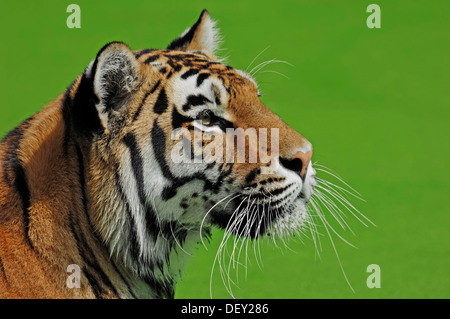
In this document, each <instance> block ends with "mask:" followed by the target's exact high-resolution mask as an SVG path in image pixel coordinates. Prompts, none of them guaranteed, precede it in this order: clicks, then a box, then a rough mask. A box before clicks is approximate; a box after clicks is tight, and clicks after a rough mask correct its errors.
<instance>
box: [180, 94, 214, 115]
mask: <svg viewBox="0 0 450 319" xmlns="http://www.w3.org/2000/svg"><path fill="white" fill-rule="evenodd" d="M207 102H208V103H211V101H210V100H209V99H208V98H207V97H206V96H204V95H203V94H198V95H189V96H188V97H187V101H186V103H185V104H184V105H183V111H188V110H189V109H191V108H192V107H193V106H198V105H204V104H205V103H207Z"/></svg>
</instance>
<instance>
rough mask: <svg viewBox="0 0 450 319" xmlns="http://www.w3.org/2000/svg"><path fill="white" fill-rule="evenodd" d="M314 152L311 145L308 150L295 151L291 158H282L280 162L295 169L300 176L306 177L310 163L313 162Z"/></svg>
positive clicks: (292, 169) (288, 167)
mask: <svg viewBox="0 0 450 319" xmlns="http://www.w3.org/2000/svg"><path fill="white" fill-rule="evenodd" d="M312 152H313V150H312V147H310V148H309V150H308V151H307V152H302V151H299V152H297V153H295V154H294V156H292V158H291V159H283V158H280V163H281V165H283V166H284V167H285V168H287V169H290V170H291V171H294V172H295V173H297V174H299V175H300V177H302V178H304V177H305V175H306V171H307V170H308V166H309V163H310V162H311V157H312Z"/></svg>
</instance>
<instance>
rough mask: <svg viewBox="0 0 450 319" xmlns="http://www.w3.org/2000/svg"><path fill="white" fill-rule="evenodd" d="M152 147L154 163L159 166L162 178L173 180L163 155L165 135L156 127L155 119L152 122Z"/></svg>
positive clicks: (164, 151) (164, 152)
mask: <svg viewBox="0 0 450 319" xmlns="http://www.w3.org/2000/svg"><path fill="white" fill-rule="evenodd" d="M151 137H152V146H153V153H154V154H155V157H156V161H157V162H158V164H159V168H160V169H161V172H162V174H163V176H164V177H165V178H167V179H169V180H175V178H174V176H173V175H172V173H171V172H170V169H169V166H168V165H167V162H166V158H165V154H166V135H165V134H164V131H163V130H162V129H161V128H160V127H159V126H158V123H157V121H156V119H155V121H154V122H153V127H152V132H151Z"/></svg>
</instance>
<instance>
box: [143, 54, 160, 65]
mask: <svg viewBox="0 0 450 319" xmlns="http://www.w3.org/2000/svg"><path fill="white" fill-rule="evenodd" d="M158 59H159V54H156V55H152V56H150V57H149V58H147V59H146V60H145V61H144V64H149V63H152V62H154V61H156V60H158Z"/></svg>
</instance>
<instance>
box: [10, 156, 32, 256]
mask: <svg viewBox="0 0 450 319" xmlns="http://www.w3.org/2000/svg"><path fill="white" fill-rule="evenodd" d="M14 173H15V175H16V179H15V182H14V186H15V187H16V189H17V191H18V193H19V196H20V199H21V201H22V209H23V225H24V232H25V238H26V240H27V242H28V244H29V245H30V247H31V248H32V249H34V246H33V243H32V242H31V239H30V236H29V232H30V212H29V208H30V199H31V198H30V197H31V196H30V190H29V188H28V182H27V176H26V173H25V170H24V168H23V167H22V165H21V164H20V163H17V164H16V165H15V168H14Z"/></svg>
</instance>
